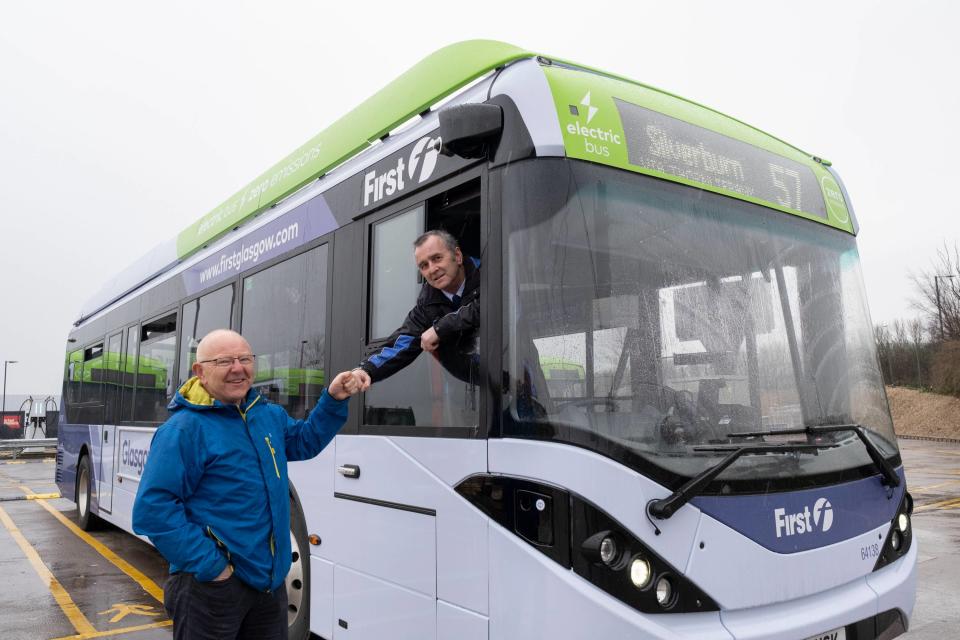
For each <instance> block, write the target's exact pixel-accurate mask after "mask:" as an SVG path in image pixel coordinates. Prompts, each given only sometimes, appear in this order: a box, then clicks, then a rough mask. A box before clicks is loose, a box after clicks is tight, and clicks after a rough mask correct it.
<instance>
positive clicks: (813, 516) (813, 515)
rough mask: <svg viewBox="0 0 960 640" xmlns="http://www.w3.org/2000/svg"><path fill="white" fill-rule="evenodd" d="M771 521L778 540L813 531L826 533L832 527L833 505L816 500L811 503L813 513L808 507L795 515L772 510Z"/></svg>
mask: <svg viewBox="0 0 960 640" xmlns="http://www.w3.org/2000/svg"><path fill="white" fill-rule="evenodd" d="M773 521H774V526H775V527H776V532H777V537H778V538H782V537H783V536H792V535H802V534H805V533H812V532H814V531H820V532H823V533H826V532H827V531H829V530H830V527H832V526H833V505H831V504H830V501H829V500H827V499H826V498H817V501H816V502H815V503H813V512H811V511H810V507H809V506H807V507H804V508H803V511H798V512H797V513H787V510H786V509H783V508H780V509H774V510H773Z"/></svg>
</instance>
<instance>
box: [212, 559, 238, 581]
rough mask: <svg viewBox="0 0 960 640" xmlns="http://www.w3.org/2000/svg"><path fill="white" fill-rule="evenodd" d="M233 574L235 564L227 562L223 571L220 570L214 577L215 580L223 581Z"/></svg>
mask: <svg viewBox="0 0 960 640" xmlns="http://www.w3.org/2000/svg"><path fill="white" fill-rule="evenodd" d="M232 575H233V565H232V564H229V563H227V566H225V567H224V568H223V571H221V572H220V575H218V576H217V577H216V578H214V579H213V581H214V582H223V581H224V580H226V579H227V578H229V577H230V576H232Z"/></svg>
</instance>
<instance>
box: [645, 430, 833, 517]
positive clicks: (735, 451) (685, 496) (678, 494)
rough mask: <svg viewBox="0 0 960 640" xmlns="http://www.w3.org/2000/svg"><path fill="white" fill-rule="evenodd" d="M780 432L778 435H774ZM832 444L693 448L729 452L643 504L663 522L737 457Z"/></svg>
mask: <svg viewBox="0 0 960 640" xmlns="http://www.w3.org/2000/svg"><path fill="white" fill-rule="evenodd" d="M778 433H782V432H778ZM836 446H837V445H836V444H833V443H830V444H816V443H807V442H781V443H762V444H744V445H740V446H737V445H714V446H703V447H694V448H693V450H694V451H712V452H723V451H729V452H730V453H729V454H727V456H726V457H725V458H724V459H723V460H721V461H720V462H718V463H717V464H715V465H714V466H712V467H710V468H709V469H706V470H705V471H703V472H702V473H700V474H697V475H695V476H694V477H692V478H690V479H689V480H688V481H687V482H685V483H684V485H683V486H682V487H680V488H679V489H677V490H676V491H674V492H673V493H671V494H670V495H669V496H667V497H666V498H661V499H660V500H652V501H651V502H650V504H649V505H647V512H648V513H649V514H650V515H652V516H653V517H654V518H657V519H659V520H666V519H667V518H669V517H670V516H672V515H673V514H674V513H676V511H677V509H679V508H680V507H682V506H683V505H685V504H687V503H688V502H690V500H691V499H693V498H695V497H696V496H697V495H698V494H699V493H700V491H701V490H703V488H704V487H706V486H707V485H708V484H710V483H711V482H713V480H714V479H715V478H716V477H717V476H718V475H720V473H721V472H722V471H723V470H724V469H726V468H727V467H729V466H730V465H731V464H733V463H734V462H735V461H736V459H737V458H739V457H740V456H746V455H756V454H760V453H791V452H795V451H813V452H816V451H819V450H820V449H830V448H832V447H836Z"/></svg>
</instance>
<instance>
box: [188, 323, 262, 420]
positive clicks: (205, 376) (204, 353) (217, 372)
mask: <svg viewBox="0 0 960 640" xmlns="http://www.w3.org/2000/svg"><path fill="white" fill-rule="evenodd" d="M249 355H253V351H252V350H251V349H250V343H249V342H247V341H246V339H245V338H244V337H243V336H241V335H240V334H239V333H237V332H236V331H231V330H229V329H216V330H215V331H211V332H210V333H208V334H207V335H205V336H204V337H203V340H201V341H200V344H198V345H197V361H196V362H195V363H193V373H194V375H196V376H197V377H198V378H199V379H200V384H202V385H203V388H204V389H206V390H207V393H209V394H210V395H211V396H213V397H214V398H215V399H217V400H219V401H220V402H222V403H224V404H239V403H240V402H242V401H243V399H244V398H246V397H247V392H248V391H249V390H250V386H251V385H252V384H253V363H250V364H246V365H244V364H242V363H241V362H240V360H239V359H238V358H239V357H241V356H249ZM218 358H219V359H229V360H230V361H231V362H230V365H229V366H224V367H220V366H217V363H216V362H215V360H217V359H218Z"/></svg>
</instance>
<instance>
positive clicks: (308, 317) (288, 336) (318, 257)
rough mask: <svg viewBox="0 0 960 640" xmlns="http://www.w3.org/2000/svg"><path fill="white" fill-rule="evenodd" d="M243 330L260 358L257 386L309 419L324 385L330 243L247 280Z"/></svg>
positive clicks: (270, 397)
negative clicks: (328, 245) (328, 253)
mask: <svg viewBox="0 0 960 640" xmlns="http://www.w3.org/2000/svg"><path fill="white" fill-rule="evenodd" d="M240 326H241V327H242V329H243V337H244V338H246V339H247V341H248V342H249V343H250V346H251V348H253V352H254V353H255V354H256V356H257V362H256V373H255V375H254V384H253V386H254V388H256V389H257V390H259V391H260V393H262V394H263V395H264V396H265V397H266V398H267V399H268V400H270V402H274V403H276V404H279V405H281V406H282V407H283V408H284V409H286V410H287V413H289V414H290V415H291V416H293V417H295V418H305V417H306V416H307V414H309V413H310V410H311V409H313V407H314V406H315V405H316V404H317V399H318V398H319V397H320V394H321V392H322V391H323V388H324V386H325V385H326V374H325V370H324V361H325V355H326V326H327V245H320V246H319V247H316V248H314V249H311V250H310V251H307V252H306V253H301V254H300V255H298V256H294V257H292V258H290V259H289V260H285V261H283V262H281V263H280V264H276V265H274V266H272V267H270V268H269V269H264V270H263V271H259V272H257V273H255V274H253V275H252V276H249V277H248V278H245V279H244V281H243V307H242V312H241V318H240Z"/></svg>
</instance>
